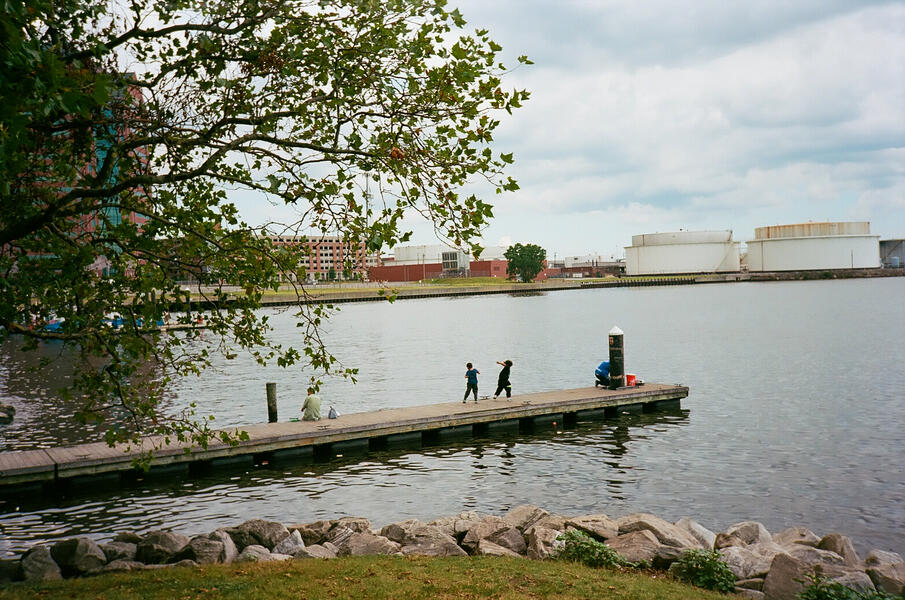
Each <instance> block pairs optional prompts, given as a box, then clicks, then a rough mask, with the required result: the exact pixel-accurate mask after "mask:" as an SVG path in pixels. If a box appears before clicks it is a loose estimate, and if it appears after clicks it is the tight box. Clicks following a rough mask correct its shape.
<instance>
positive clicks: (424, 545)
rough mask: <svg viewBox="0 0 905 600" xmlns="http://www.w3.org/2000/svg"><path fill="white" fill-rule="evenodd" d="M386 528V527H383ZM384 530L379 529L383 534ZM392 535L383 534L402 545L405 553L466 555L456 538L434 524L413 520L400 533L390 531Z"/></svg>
mask: <svg viewBox="0 0 905 600" xmlns="http://www.w3.org/2000/svg"><path fill="white" fill-rule="evenodd" d="M384 529H386V528H384ZM383 531H384V530H381V534H383ZM390 533H392V534H394V537H390V536H385V537H386V538H387V539H389V540H391V541H393V542H397V543H399V544H400V545H401V546H402V549H401V551H402V553H403V554H405V555H418V556H467V555H468V553H467V552H465V550H463V549H462V548H460V547H459V545H458V544H457V543H456V539H455V538H454V537H452V536H450V535H449V534H447V533H445V532H444V531H443V530H442V529H440V528H439V527H437V526H435V525H425V524H424V523H421V522H420V521H415V522H414V523H413V524H411V525H410V526H409V528H408V529H407V530H404V531H403V533H402V535H399V532H398V531H395V530H394V531H391V532H390Z"/></svg>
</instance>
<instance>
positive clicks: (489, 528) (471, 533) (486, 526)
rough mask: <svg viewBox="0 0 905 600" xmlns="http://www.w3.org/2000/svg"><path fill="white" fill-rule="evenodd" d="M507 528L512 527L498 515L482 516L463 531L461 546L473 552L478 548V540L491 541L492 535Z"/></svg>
mask: <svg viewBox="0 0 905 600" xmlns="http://www.w3.org/2000/svg"><path fill="white" fill-rule="evenodd" d="M509 529H513V527H512V526H511V525H509V523H507V522H506V521H504V520H503V519H501V518H500V517H492V516H488V517H484V518H483V519H481V520H480V521H478V522H476V523H473V524H472V526H471V528H470V529H469V530H468V531H467V532H466V533H465V537H464V538H462V547H463V548H465V549H466V550H467V551H468V552H470V553H471V554H474V553H475V552H476V551H477V549H478V542H480V541H481V540H483V539H490V541H493V539H492V538H493V536H495V535H497V534H500V533H502V532H504V531H508V530H509Z"/></svg>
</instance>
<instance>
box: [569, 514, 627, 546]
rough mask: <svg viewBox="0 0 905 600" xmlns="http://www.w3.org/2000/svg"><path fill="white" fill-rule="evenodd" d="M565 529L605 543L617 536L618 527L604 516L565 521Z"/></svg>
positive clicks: (582, 517)
mask: <svg viewBox="0 0 905 600" xmlns="http://www.w3.org/2000/svg"><path fill="white" fill-rule="evenodd" d="M564 525H565V527H572V528H573V529H577V530H578V531H582V532H584V533H586V534H588V535H589V536H591V537H592V538H594V539H595V540H598V541H601V542H605V541H606V540H610V539H613V538H614V537H616V536H617V535H619V525H617V524H616V521H614V520H613V519H611V518H609V517H608V516H606V515H583V516H580V517H572V518H570V519H566V520H565V523H564Z"/></svg>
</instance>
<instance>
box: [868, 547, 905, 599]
mask: <svg viewBox="0 0 905 600" xmlns="http://www.w3.org/2000/svg"><path fill="white" fill-rule="evenodd" d="M864 564H865V565H866V566H867V575H868V577H870V580H871V581H872V582H873V584H874V587H876V588H877V589H878V590H880V591H883V592H886V593H887V594H892V595H893V596H902V595H905V561H903V560H902V557H901V556H899V555H898V554H896V553H895V552H884V551H882V550H871V552H870V554H868V555H867V558H866V559H865V560H864Z"/></svg>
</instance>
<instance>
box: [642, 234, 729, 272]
mask: <svg viewBox="0 0 905 600" xmlns="http://www.w3.org/2000/svg"><path fill="white" fill-rule="evenodd" d="M740 264H741V263H740V259H739V243H738V242H734V241H732V231H673V232H669V233H645V234H641V235H633V236H632V245H631V246H626V247H625V273H626V275H666V274H673V273H732V272H737V271H739V270H740Z"/></svg>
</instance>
